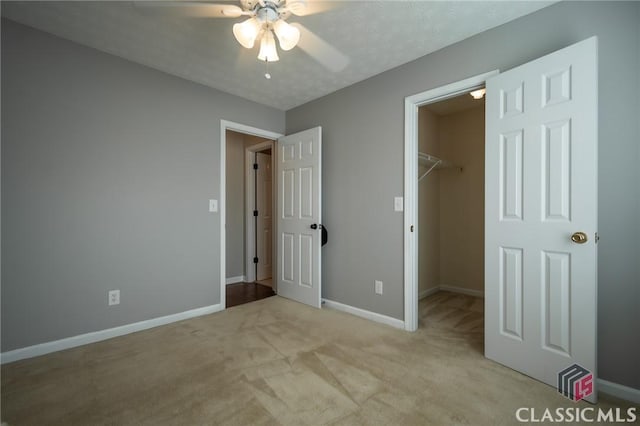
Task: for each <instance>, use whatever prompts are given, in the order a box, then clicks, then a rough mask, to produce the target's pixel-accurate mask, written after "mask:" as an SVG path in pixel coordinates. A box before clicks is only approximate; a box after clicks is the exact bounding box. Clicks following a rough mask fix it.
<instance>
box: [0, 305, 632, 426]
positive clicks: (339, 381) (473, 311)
mask: <svg viewBox="0 0 640 426" xmlns="http://www.w3.org/2000/svg"><path fill="white" fill-rule="evenodd" d="M420 308H421V310H420V311H421V312H420V313H421V323H422V324H421V328H420V330H419V331H418V332H416V333H407V332H404V331H401V330H396V329H393V328H390V327H387V326H384V325H380V324H376V323H373V322H369V321H366V320H363V319H360V318H357V317H354V316H351V315H348V314H344V313H341V312H336V311H333V310H330V309H323V310H316V309H313V308H310V307H307V306H304V305H301V304H298V303H295V302H291V301H288V300H286V299H283V298H280V297H278V296H275V297H270V298H268V299H264V300H260V301H257V302H254V303H249V304H246V305H241V306H237V307H234V308H230V309H227V310H226V311H224V312H220V313H216V314H213V315H208V316H205V317H200V318H195V319H191V320H187V321H183V322H180V323H175V324H171V325H167V326H163V327H159V328H155V329H151V330H147V331H143V332H139V333H135V334H131V335H127V336H123V337H119V338H115V339H111V340H108V341H104V342H100V343H95V344H92V345H88V346H84V347H79V348H75V349H71V350H67V351H63V352H58V353H53V354H49V355H46V356H42V357H38V358H34V359H30V360H23V361H18V362H15V363H11V364H8V365H4V366H2V388H1V393H2V395H1V400H2V407H1V409H2V411H1V413H2V414H1V415H2V421H4V422H7V423H8V424H9V425H11V426H13V425H103V424H109V425H139V424H143V425H211V424H228V425H277V424H282V425H323V424H333V425H369V424H370V425H430V424H433V425H449V424H460V425H507V424H517V422H516V420H515V417H514V412H515V410H516V409H517V408H518V407H522V406H526V407H537V408H538V409H544V408H556V407H575V406H576V404H574V403H573V402H571V401H569V400H567V399H565V398H564V397H562V396H561V395H559V394H558V393H557V392H556V391H555V390H554V389H553V388H551V387H549V386H546V385H544V384H541V383H538V382H536V381H535V380H532V379H530V378H528V377H525V376H523V375H521V374H518V373H516V372H514V371H512V370H510V369H508V368H505V367H502V366H500V365H498V364H496V363H494V362H492V361H489V360H486V359H485V358H483V356H482V327H483V325H482V321H483V314H482V300H480V299H474V298H470V297H467V296H460V295H455V294H451V293H444V292H441V293H438V294H436V295H434V296H432V297H430V298H427V299H425V300H423V301H421V306H420ZM600 405H601V406H603V407H612V406H619V405H623V406H627V404H626V403H624V402H621V401H614V400H604V399H601V403H600ZM577 406H584V407H586V406H588V404H586V403H583V402H581V403H578V404H577Z"/></svg>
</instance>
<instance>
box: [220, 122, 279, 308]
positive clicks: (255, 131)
mask: <svg viewBox="0 0 640 426" xmlns="http://www.w3.org/2000/svg"><path fill="white" fill-rule="evenodd" d="M227 130H232V131H234V132H238V133H244V134H246V135H253V136H258V137H261V138H265V139H272V140H277V139H278V138H280V137H282V136H283V135H282V134H280V133H276V132H272V131H269V130H263V129H259V128H257V127H251V126H247V125H245V124H240V123H234V122H233V121H227V120H220V203H219V205H218V209H219V211H220V306H221V309H226V308H227V303H226V296H227V289H226V282H227V265H226V262H227V256H226V254H227V253H226V250H227V244H226V236H227V231H226V224H227V220H226V209H227V206H226V204H227V203H226V200H227V198H226V197H227V191H226V185H227Z"/></svg>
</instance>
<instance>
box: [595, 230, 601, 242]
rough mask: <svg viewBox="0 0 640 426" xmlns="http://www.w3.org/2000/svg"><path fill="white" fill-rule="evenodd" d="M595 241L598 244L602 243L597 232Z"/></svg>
mask: <svg viewBox="0 0 640 426" xmlns="http://www.w3.org/2000/svg"><path fill="white" fill-rule="evenodd" d="M595 241H596V244H598V241H600V235H598V233H597V232H596V237H595Z"/></svg>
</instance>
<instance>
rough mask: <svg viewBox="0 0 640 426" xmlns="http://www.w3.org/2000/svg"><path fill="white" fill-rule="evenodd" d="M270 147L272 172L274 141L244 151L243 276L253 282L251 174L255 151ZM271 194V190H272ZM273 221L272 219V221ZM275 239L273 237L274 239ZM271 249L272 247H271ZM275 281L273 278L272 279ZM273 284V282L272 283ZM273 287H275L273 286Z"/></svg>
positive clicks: (254, 247) (272, 167)
mask: <svg viewBox="0 0 640 426" xmlns="http://www.w3.org/2000/svg"><path fill="white" fill-rule="evenodd" d="M267 148H269V149H271V170H272V174H273V170H274V166H275V162H274V159H275V151H274V149H275V142H274V141H265V142H261V143H258V144H255V145H251V146H249V147H247V148H245V151H244V164H245V166H244V170H245V176H244V179H245V180H244V181H245V182H246V185H245V197H246V198H245V206H246V208H245V229H246V230H247V234H246V236H245V237H246V239H245V246H244V247H245V260H246V263H245V277H246V280H247V282H253V281H255V280H256V268H255V266H254V263H253V256H254V255H255V253H256V221H255V217H254V216H253V209H251V208H250V206H252V205H253V203H254V200H255V198H254V197H255V193H256V184H255V181H254V179H253V174H254V173H255V170H253V163H254V161H255V158H254V156H255V154H256V152H259V151H263V150H265V149H267ZM274 177H275V176H274ZM271 182H272V184H274V181H273V178H272V180H271ZM272 194H273V192H272ZM274 207H275V203H273V202H272V203H271V210H272V212H271V217H272V218H273V217H275V216H274V214H273V210H274ZM272 222H273V221H272ZM274 226H275V223H272V224H271V227H272V228H273V227H274ZM271 233H272V235H275V234H274V232H273V229H272V230H271ZM274 241H275V239H274ZM272 250H273V248H272ZM272 253H276V252H275V250H273V251H272ZM272 263H273V264H275V263H274V262H272ZM272 281H273V282H274V283H275V280H272ZM274 285H275V284H274ZM274 289H275V288H274Z"/></svg>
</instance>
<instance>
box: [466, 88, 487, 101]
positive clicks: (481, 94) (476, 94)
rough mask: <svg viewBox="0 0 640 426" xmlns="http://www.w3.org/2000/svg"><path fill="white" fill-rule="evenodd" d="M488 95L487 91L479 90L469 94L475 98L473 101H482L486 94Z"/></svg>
mask: <svg viewBox="0 0 640 426" xmlns="http://www.w3.org/2000/svg"><path fill="white" fill-rule="evenodd" d="M485 93H487V89H478V90H474V91H473V92H471V93H469V94H470V95H471V96H473V99H482V98H484V94H485Z"/></svg>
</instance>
